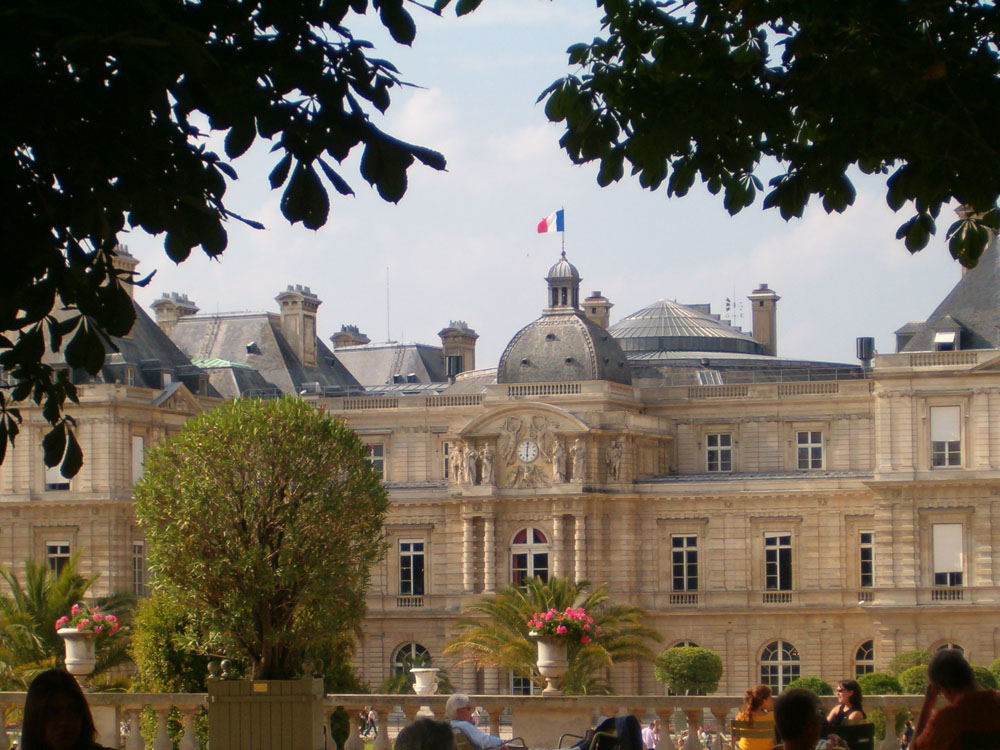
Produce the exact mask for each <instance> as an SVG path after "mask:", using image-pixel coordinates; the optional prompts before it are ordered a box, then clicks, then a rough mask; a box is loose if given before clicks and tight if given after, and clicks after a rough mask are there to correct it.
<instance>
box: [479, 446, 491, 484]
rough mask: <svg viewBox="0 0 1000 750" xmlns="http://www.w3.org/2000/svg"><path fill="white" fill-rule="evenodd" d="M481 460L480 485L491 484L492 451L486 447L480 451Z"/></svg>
mask: <svg viewBox="0 0 1000 750" xmlns="http://www.w3.org/2000/svg"><path fill="white" fill-rule="evenodd" d="M481 455H482V459H483V479H482V484H493V449H492V448H491V447H490V446H489V445H486V446H484V447H483V450H482V451H481Z"/></svg>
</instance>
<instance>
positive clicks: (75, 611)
mask: <svg viewBox="0 0 1000 750" xmlns="http://www.w3.org/2000/svg"><path fill="white" fill-rule="evenodd" d="M69 612H70V614H71V615H76V614H79V613H80V605H79V604H74V605H73V606H72V607H70V608H69Z"/></svg>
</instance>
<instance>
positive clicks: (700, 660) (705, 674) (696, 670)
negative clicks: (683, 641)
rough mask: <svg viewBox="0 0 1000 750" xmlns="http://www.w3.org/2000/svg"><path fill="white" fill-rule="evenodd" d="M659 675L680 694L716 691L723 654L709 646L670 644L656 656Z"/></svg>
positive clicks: (659, 679) (656, 671)
mask: <svg viewBox="0 0 1000 750" xmlns="http://www.w3.org/2000/svg"><path fill="white" fill-rule="evenodd" d="M654 671H655V673H656V679H657V680H658V681H659V682H662V683H664V684H665V685H666V686H667V687H668V688H670V689H671V690H672V691H673V692H675V693H677V694H678V695H684V694H685V693H688V692H689V691H690V692H692V693H697V692H702V693H714V692H715V691H716V690H718V688H719V680H720V679H722V658H721V657H720V656H719V655H718V654H717V653H715V652H714V651H710V650H709V649H707V648H698V647H696V646H682V647H679V648H668V649H667V650H666V651H664V652H663V653H662V654H660V655H659V656H657V657H656V662H655V666H654Z"/></svg>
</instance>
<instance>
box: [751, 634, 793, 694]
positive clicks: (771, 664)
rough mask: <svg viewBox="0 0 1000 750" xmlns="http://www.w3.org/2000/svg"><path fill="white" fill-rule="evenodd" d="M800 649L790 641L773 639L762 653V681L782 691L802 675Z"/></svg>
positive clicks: (777, 690)
mask: <svg viewBox="0 0 1000 750" xmlns="http://www.w3.org/2000/svg"><path fill="white" fill-rule="evenodd" d="M800 674H801V673H800V665H799V650H798V649H797V648H795V646H793V645H792V644H791V643H789V642H788V641H772V642H771V643H769V644H767V645H766V646H764V650H763V651H761V654H760V681H761V683H762V684H764V685H767V686H768V687H770V688H771V691H772V692H773V693H775V694H777V693H780V692H781V691H782V690H784V689H785V686H787V685H788V683H789V682H791V681H792V680H794V679H797V678H798V677H799V676H800Z"/></svg>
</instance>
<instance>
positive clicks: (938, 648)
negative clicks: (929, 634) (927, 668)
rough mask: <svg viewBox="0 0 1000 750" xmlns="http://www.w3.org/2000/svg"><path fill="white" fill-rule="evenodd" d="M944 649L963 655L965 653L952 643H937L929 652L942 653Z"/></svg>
mask: <svg viewBox="0 0 1000 750" xmlns="http://www.w3.org/2000/svg"><path fill="white" fill-rule="evenodd" d="M946 648H953V649H955V650H956V651H958V652H960V653H963V654H964V653H965V649H964V648H963V647H962V646H960V645H958V644H957V643H952V642H951V641H945V642H944V643H939V644H937V645H936V646H934V647H933V648H931V651H933V652H934V653H937V652H938V651H944V650H945V649H946Z"/></svg>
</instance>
